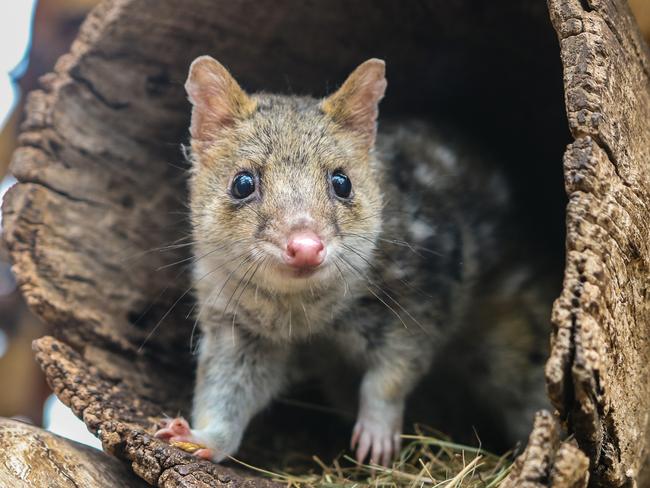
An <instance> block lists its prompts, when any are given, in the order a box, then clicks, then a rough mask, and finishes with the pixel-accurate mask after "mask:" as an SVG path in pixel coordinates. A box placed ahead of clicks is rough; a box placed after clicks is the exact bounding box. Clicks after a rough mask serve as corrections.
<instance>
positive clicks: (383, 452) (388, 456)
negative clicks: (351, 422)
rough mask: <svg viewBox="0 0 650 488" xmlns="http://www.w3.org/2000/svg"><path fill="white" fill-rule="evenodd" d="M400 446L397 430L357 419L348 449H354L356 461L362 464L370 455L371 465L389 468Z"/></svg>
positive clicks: (378, 423) (385, 425)
mask: <svg viewBox="0 0 650 488" xmlns="http://www.w3.org/2000/svg"><path fill="white" fill-rule="evenodd" d="M400 445H401V438H400V431H399V429H395V428H391V426H390V425H387V424H384V423H381V422H373V421H367V420H363V419H359V420H358V421H357V423H356V425H355V426H354V430H353V431H352V441H351V442H350V447H351V448H352V449H353V450H354V449H356V456H355V457H356V460H357V462H358V463H363V462H364V461H365V460H366V458H367V457H368V454H370V463H371V464H381V465H382V466H387V467H388V466H390V463H391V462H392V460H393V457H394V456H395V455H396V454H397V453H398V452H399V450H400Z"/></svg>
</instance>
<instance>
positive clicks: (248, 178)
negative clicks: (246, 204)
mask: <svg viewBox="0 0 650 488" xmlns="http://www.w3.org/2000/svg"><path fill="white" fill-rule="evenodd" d="M254 191H255V178H253V175H252V174H250V173H239V174H238V175H237V176H235V179H234V180H233V182H232V189H231V192H232V195H233V196H234V197H235V198H239V199H242V198H246V197H247V196H249V195H250V194H251V193H253V192H254Z"/></svg>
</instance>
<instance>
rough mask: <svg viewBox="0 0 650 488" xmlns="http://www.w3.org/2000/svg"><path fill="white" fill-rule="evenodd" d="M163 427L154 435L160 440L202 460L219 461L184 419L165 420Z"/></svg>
mask: <svg viewBox="0 0 650 488" xmlns="http://www.w3.org/2000/svg"><path fill="white" fill-rule="evenodd" d="M161 427H162V428H161V429H159V430H158V431H157V432H156V433H155V434H154V435H155V437H157V438H158V439H162V440H164V441H167V442H169V444H170V445H172V446H174V447H178V448H179V449H182V450H184V451H187V452H190V453H192V454H194V455H195V456H197V457H200V458H202V459H208V460H212V461H216V460H217V459H215V453H214V451H213V450H212V449H210V448H208V447H207V446H206V445H205V442H204V441H203V440H202V439H201V438H200V437H198V436H197V435H196V434H195V433H194V432H192V429H191V428H190V424H189V423H188V422H187V420H185V419H184V418H182V417H176V418H175V419H165V420H164V421H163V422H162V426H161Z"/></svg>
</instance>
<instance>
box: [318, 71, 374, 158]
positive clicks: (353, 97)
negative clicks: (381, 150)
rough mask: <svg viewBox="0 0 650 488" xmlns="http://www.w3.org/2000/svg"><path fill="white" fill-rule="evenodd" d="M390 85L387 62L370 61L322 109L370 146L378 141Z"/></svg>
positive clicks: (322, 104)
mask: <svg viewBox="0 0 650 488" xmlns="http://www.w3.org/2000/svg"><path fill="white" fill-rule="evenodd" d="M386 84H387V83H386V63H384V61H382V60H381V59H376V58H372V59H369V60H368V61H366V62H364V63H362V64H361V65H359V66H358V67H357V69H355V70H354V71H353V72H352V74H350V76H348V78H347V80H345V83H343V85H342V86H341V88H339V89H338V90H337V91H336V93H334V94H332V95H330V96H329V97H328V98H326V99H325V100H323V101H322V102H321V109H322V110H323V112H325V113H326V114H328V115H329V116H331V117H332V118H333V119H334V120H335V121H336V122H338V123H339V124H341V125H343V126H344V127H346V128H347V129H349V130H351V131H353V132H356V133H357V134H359V135H360V136H361V137H362V138H363V140H364V141H365V142H366V143H367V145H368V147H370V146H372V145H373V144H374V142H375V136H376V134H377V116H378V115H379V101H380V100H381V99H382V98H383V97H384V92H385V91H386Z"/></svg>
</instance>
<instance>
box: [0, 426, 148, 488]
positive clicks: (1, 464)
mask: <svg viewBox="0 0 650 488" xmlns="http://www.w3.org/2000/svg"><path fill="white" fill-rule="evenodd" d="M0 486H5V487H11V488H43V487H46V486H56V487H57V488H79V487H81V486H86V487H98V486H107V487H108V486H120V487H124V488H142V487H144V486H146V483H144V482H143V481H142V480H141V479H140V478H138V477H137V476H135V475H134V474H133V473H132V472H131V470H130V469H129V468H128V467H127V466H125V465H124V464H123V463H120V462H119V461H118V460H116V459H115V458H112V457H110V456H107V455H106V454H104V453H103V452H101V451H98V450H96V449H92V448H90V447H87V446H84V445H82V444H78V443H76V442H72V441H69V440H67V439H63V438H61V437H58V436H56V435H54V434H51V433H49V432H46V431H44V430H42V429H39V428H36V427H33V426H31V425H27V424H23V423H21V422H17V421H14V420H8V419H0Z"/></svg>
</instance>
